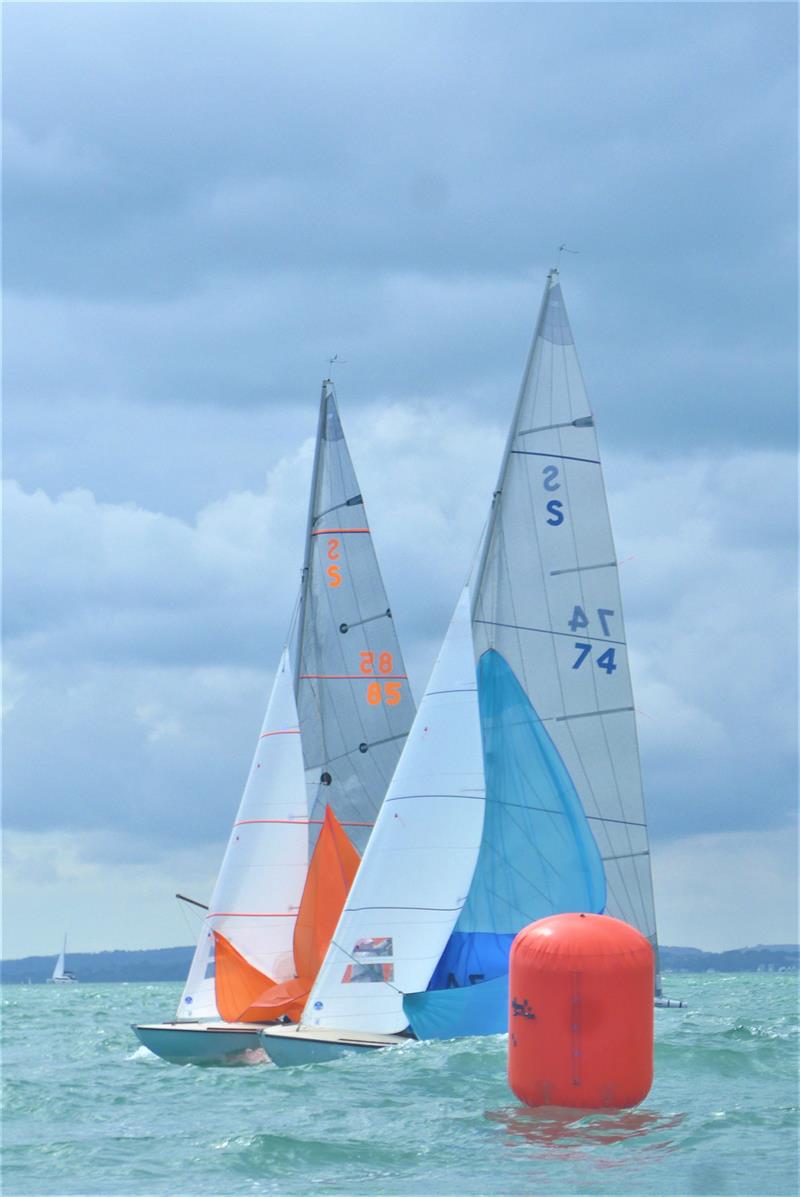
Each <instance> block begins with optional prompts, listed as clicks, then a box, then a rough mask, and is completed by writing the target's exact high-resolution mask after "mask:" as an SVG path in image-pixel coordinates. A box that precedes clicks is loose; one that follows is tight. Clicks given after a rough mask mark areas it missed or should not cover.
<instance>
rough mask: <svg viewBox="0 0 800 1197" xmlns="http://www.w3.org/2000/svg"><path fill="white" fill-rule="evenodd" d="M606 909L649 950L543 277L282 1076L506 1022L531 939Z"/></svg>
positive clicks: (632, 818)
mask: <svg viewBox="0 0 800 1197" xmlns="http://www.w3.org/2000/svg"><path fill="white" fill-rule="evenodd" d="M569 911H587V912H595V913H600V912H605V913H608V914H611V915H614V916H616V917H618V918H621V919H623V920H625V921H627V922H628V923H631V924H632V925H633V926H635V927H637V928H638V929H639V930H640V931H641V932H642V933H643V934H644V935H645V936H646V937H647V938H648V939H649V941H650V942H651V943H652V944H653V947H654V948H655V947H656V923H655V911H654V903H653V891H652V880H651V871H650V855H649V845H648V835H647V825H646V817H645V808H644V799H643V794H642V785H641V775H640V766H639V750H638V744H637V734H636V722H635V715H634V706H633V697H632V692H631V682H630V674H629V669H628V659H627V647H626V642H625V632H624V625H623V618H622V604H621V599H620V591H619V580H618V571H617V562H616V555H615V551H614V543H613V538H612V533H611V525H610V521H609V516H608V508H607V501H606V494H605V487H604V483H603V477H602V469H601V465H600V457H599V452H598V445H597V437H596V433H595V427H594V417H593V414H592V412H591V409H590V407H589V403H588V399H587V396H586V392H585V389H584V385H583V380H582V376H581V372H580V367H579V364H578V359H577V354H576V351H575V346H574V342H573V338H572V333H571V330H570V327H569V322H568V320H567V315H566V310H565V308H564V302H563V297H562V294H561V287H560V285H559V280H558V272H557V271H556V270H553V271H551V273H550V274H549V276H548V279H547V284H546V287H545V293H544V298H543V301H542V306H541V309H540V313H539V318H538V322H537V325H536V329H535V333H534V337H533V343H532V346H531V351H530V355H529V358H528V362H527V367H526V370H525V374H524V377H523V382H522V386H521V389H520V395H519V399H518V401H517V406H516V410H515V413H514V418H513V420H512V425H511V429H510V432H509V437H508V442H507V445H506V450H505V453H504V456H503V461H502V464H501V469H500V476H499V480H498V485H497V489H496V491H495V494H494V498H493V502H492V507H491V512H490V516H489V520H488V524H487V528H486V532H485V535H484V537H483V540H482V544H481V548H480V551H479V554H478V557H477V560H476V563H475V566H474V569H473V571H472V576H471V578H470V581H469V584H468V586H467V588H466V589H465V591H464V593H463V594H462V596H461V599H460V601H459V603H458V605H457V608H456V611H455V614H454V616H453V619H452V622H451V624H450V628H449V630H448V633H447V636H446V638H445V641H444V644H443V646H442V649H441V652H440V654H439V658H438V660H437V662H436V665H435V667H434V670H433V674H432V676H431V679H430V682H429V684H428V688H427V690H426V692H425V695H424V697H423V700H422V702H421V704H420V708H419V712H418V715H417V719H416V721H415V723H414V726H413V728H412V730H411V732H410V734H409V737H408V741H407V743H406V745H405V748H404V751H403V754H402V756H401V758H400V761H399V763H398V766H397V769H396V771H395V775H394V777H393V779H392V782H391V785H390V787H389V791H388V793H387V796H386V801H385V803H384V806H383V808H382V811H381V814H380V817H379V819H378V822H377V824H376V827H375V829H374V832H373V835H372V838H371V840H370V843H369V845H368V847H367V850H366V853H365V855H364V858H363V860H362V863H361V866H360V869H359V872H358V875H357V877H356V880H355V882H354V884H353V887H352V889H351V892H350V895H349V897H348V900H347V902H346V904H345V907H344V910H343V912H342V916H341V918H340V920H339V923H338V926H337V928H336V930H335V933H334V936H333V939H332V941H331V945H330V947H329V949H328V952H327V955H326V958H325V961H324V963H323V966H322V968H321V969H320V972H319V975H318V977H317V980H316V983H315V985H314V988H313V990H312V992H311V994H310V995H309V999H308V1001H307V1003H306V1006H305V1009H304V1011H303V1015H302V1018H301V1019H300V1023H299V1027H298V1028H297V1029H291V1028H287V1029H286V1030H285V1031H284V1030H280V1029H276V1030H271V1029H266V1030H265V1031H263V1032H262V1033H261V1036H260V1037H261V1042H262V1043H263V1044H264V1046H265V1050H266V1051H267V1053H268V1054H269V1055H270V1056H271V1058H272V1059H273V1060H274V1061H275V1062H276V1063H278V1064H298V1063H306V1062H310V1061H312V1060H314V1059H317V1058H320V1057H319V1052H320V1051H322V1050H323V1048H324V1055H325V1058H331V1057H332V1056H333V1055H335V1054H336V1038H337V1036H338V1037H339V1038H340V1041H341V1043H340V1046H341V1049H342V1050H345V1049H347V1050H354V1047H356V1048H357V1047H358V1046H360V1047H362V1048H363V1050H368V1049H369V1046H372V1047H375V1046H378V1044H377V1042H376V1041H375V1036H376V1035H377V1036H389V1037H394V1040H393V1041H395V1042H396V1041H398V1037H402V1036H404V1035H406V1036H407V1035H408V1034H412V1035H413V1036H415V1037H418V1038H420V1039H428V1038H454V1037H458V1036H465V1035H486V1034H493V1033H498V1032H501V1031H505V1030H506V1029H507V1026H508V957H509V951H510V947H511V943H512V941H513V939H514V937H515V935H516V934H517V933H518V932H519V931H520V930H521V929H522V928H523V927H525V926H526V925H527V924H529V923H531V922H533V921H534V920H536V919H539V918H543V917H546V916H547V915H551V914H558V913H564V912H569Z"/></svg>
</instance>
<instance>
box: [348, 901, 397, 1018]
mask: <svg viewBox="0 0 800 1197" xmlns="http://www.w3.org/2000/svg"><path fill="white" fill-rule="evenodd" d="M366 909H369V907H366ZM331 943H332V944H333V946H334V947H335V948H338V949H339V951H340V952H341V953H342V954H343V955H344V956H347V958H348V960H352V961H353V964H358V965H362V964H394V960H386V959H385V957H384V958H376V959H375V960H364V959H361V960H359V959H358V957H357V956H353V955H352V953H350V952H348V950H347V948H343V947H342V945H341V944H340V943H337V942H336V940H335V939H332V940H331ZM340 984H341V982H340ZM372 984H373V985H374V984H376V982H374V981H373V982H372ZM377 984H379V985H388V986H389V988H390V989H393V990H394V991H395V993H398V994H399V995H400V997H401V998H402V997H405V996H406V995H405V993H404V991H403V990H402V989H398V988H397V986H396V985H393V984H392V982H391V981H387V980H386V978H385V977H382V978H381V980H380V981H379V982H377Z"/></svg>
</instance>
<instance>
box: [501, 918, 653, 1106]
mask: <svg viewBox="0 0 800 1197" xmlns="http://www.w3.org/2000/svg"><path fill="white" fill-rule="evenodd" d="M654 991H655V961H654V957H653V949H652V947H651V946H650V943H649V942H648V940H646V939H645V937H644V936H643V935H642V934H641V933H640V932H639V931H637V930H636V929H635V928H634V927H631V926H629V925H628V924H627V923H623V922H622V921H621V920H620V919H614V918H610V917H609V916H608V915H605V914H556V915H552V916H551V917H550V918H546V919H540V920H539V921H538V922H536V923H531V924H530V926H529V927H525V928H524V929H523V930H522V931H520V933H519V935H518V936H517V938H516V939H515V940H514V942H513V944H512V945H511V957H510V961H509V1012H508V1032H509V1033H508V1083H509V1085H510V1086H511V1088H512V1090H513V1091H514V1094H515V1096H516V1097H518V1098H519V1099H520V1101H523V1102H525V1104H526V1105H529V1106H568V1107H572V1108H579V1109H604V1108H606V1109H607V1108H617V1109H618V1108H621V1107H623V1106H634V1105H637V1103H638V1102H640V1101H643V1100H644V1098H645V1097H646V1096H647V1094H648V1093H649V1091H650V1086H651V1085H652V1083H653V996H654Z"/></svg>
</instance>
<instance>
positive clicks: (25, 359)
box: [6, 5, 794, 446]
mask: <svg viewBox="0 0 800 1197" xmlns="http://www.w3.org/2000/svg"><path fill="white" fill-rule="evenodd" d="M793 21H794V14H793V13H792V12H791V10H789V9H788V8H787V7H786V6H780V5H775V6H770V5H767V6H764V5H761V6H750V5H737V6H727V5H724V6H716V5H712V6H706V5H696V6H687V5H678V6H672V5H663V6H653V5H649V6H648V5H642V6H627V7H626V9H625V10H622V9H620V8H618V7H617V6H613V5H612V6H607V5H592V6H581V5H570V6H557V5H492V6H484V5H476V6H471V5H465V6H450V5H446V6H416V5H409V6H362V5H356V6H348V5H344V6H338V5H335V6H327V5H322V6H316V5H267V6H262V5H251V6H237V8H236V9H235V10H231V9H230V8H226V7H223V6H214V5H200V6H186V5H181V6H178V5H163V6H162V5H147V6H144V5H142V6H112V7H110V8H107V9H104V8H99V7H97V6H68V7H65V8H63V9H60V8H58V7H47V6H41V7H39V6H37V7H36V8H35V9H34V10H33V11H32V12H30V13H27V12H25V13H23V12H21V11H15V10H13V9H12V10H11V15H10V16H9V17H8V20H7V24H8V26H9V31H8V33H7V39H8V41H9V46H10V48H13V53H9V55H8V64H7V82H6V87H7V96H8V101H7V105H6V110H7V120H8V124H9V130H10V133H9V137H8V141H7V153H6V172H7V185H6V221H7V250H6V279H7V284H8V287H9V291H10V294H9V298H8V312H9V317H8V318H9V327H10V330H11V331H12V332H14V333H16V336H15V337H14V338H13V344H14V345H15V346H16V351H15V352H13V353H12V355H11V359H10V361H9V373H8V380H9V383H10V385H11V387H12V391H13V393H15V394H18V395H20V396H22V395H30V394H31V393H34V394H35V395H37V396H42V397H46V398H49V399H50V401H51V402H54V401H55V400H56V398H57V397H58V396H59V395H60V394H62V393H63V390H64V384H65V380H66V379H69V380H70V385H71V386H72V388H73V389H76V390H78V391H79V392H80V393H81V394H87V393H88V394H94V395H95V396H97V397H98V398H99V397H101V396H102V395H107V394H108V393H109V392H110V393H113V394H114V395H117V396H120V395H122V396H130V397H135V398H136V400H137V401H140V402H141V401H149V402H157V403H159V402H165V401H178V402H186V403H196V402H207V403H214V404H218V405H220V406H225V407H230V406H236V405H242V404H244V405H251V406H260V405H263V404H264V403H269V402H271V401H273V402H274V401H276V400H277V401H286V400H287V399H288V400H291V401H293V402H303V403H305V402H306V401H307V385H308V383H307V371H308V373H310V374H311V375H312V377H313V376H315V374H316V373H317V372H318V371H319V370H320V369H321V368H322V363H323V362H324V360H325V357H327V356H329V355H330V353H332V352H336V351H337V350H338V351H340V352H341V353H342V356H348V354H350V355H351V358H352V360H353V364H354V366H355V367H356V368H354V370H353V373H352V393H351V397H352V399H353V400H354V401H355V402H356V403H358V402H360V401H362V400H363V399H364V398H367V397H372V396H374V395H375V393H376V391H378V392H379V393H381V394H386V395H389V396H398V397H403V396H406V395H408V394H409V393H412V394H414V393H420V392H422V393H424V394H425V395H427V396H429V397H439V396H443V397H452V395H453V394H454V393H461V392H462V391H463V390H464V389H465V388H467V394H466V398H467V400H469V399H472V401H473V402H474V403H475V404H479V403H480V404H485V403H486V402H487V401H490V400H491V398H492V397H493V396H494V395H495V394H497V393H498V391H500V392H503V393H509V392H513V389H514V386H515V383H516V377H517V375H518V371H519V365H520V362H521V361H522V358H523V356H524V347H525V344H526V341H527V336H528V332H529V327H530V323H531V319H532V314H533V311H534V310H535V306H536V303H537V302H538V290H539V286H540V282H541V276H542V273H543V271H544V269H546V267H547V266H548V265H549V264H550V260H551V258H552V256H553V254H554V251H555V247H556V246H557V245H558V244H559V242H560V241H562V240H563V239H564V238H565V237H566V238H567V240H568V241H569V242H571V243H572V244H573V245H574V246H576V247H577V248H579V249H580V253H581V256H580V257H579V258H572V259H570V258H568V259H567V265H568V270H569V273H570V274H571V275H572V276H574V282H573V283H572V285H571V287H570V290H569V292H568V294H569V298H570V306H571V310H572V314H573V320H574V322H575V323H576V325H577V327H578V328H579V330H580V332H581V337H580V342H581V346H582V351H583V356H584V363H585V365H586V367H587V368H588V369H589V372H590V376H591V378H592V380H593V388H592V389H593V394H595V396H596V397H597V398H598V399H599V398H602V399H604V400H605V401H606V409H607V412H608V415H607V420H608V421H609V424H610V426H611V428H612V430H613V432H614V434H615V436H616V437H617V438H618V439H619V440H623V439H625V440H626V441H628V442H629V443H642V442H643V441H644V440H647V441H648V442H649V443H650V444H651V445H652V444H655V445H656V446H660V445H676V444H677V445H689V444H693V445H696V444H697V443H698V442H701V443H703V444H707V445H714V444H716V445H724V446H730V445H732V444H737V443H742V442H743V441H746V442H747V443H752V442H753V441H754V440H757V441H760V442H766V443H773V444H775V443H786V442H787V441H788V439H789V438H790V437H791V435H792V428H793V413H792V409H791V402H790V398H789V397H790V394H791V388H792V381H793V377H794V360H793V355H792V353H791V350H790V349H787V345H788V346H791V343H792V329H793V327H794V325H793V319H794V295H793V283H792V266H791V262H792V260H793V256H792V255H793V244H794V202H793V194H794V169H793V151H792V132H793V115H792V114H793V110H794V100H793V95H794V93H793V62H794V56H793V51H792V50H791V29H792V27H793ZM20 330H22V331H20ZM25 330H27V331H25ZM311 362H313V369H312V370H308V364H309V363H311ZM756 406H757V407H758V410H759V418H758V419H754V418H753V410H754V408H755V407H756Z"/></svg>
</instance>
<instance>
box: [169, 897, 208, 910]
mask: <svg viewBox="0 0 800 1197" xmlns="http://www.w3.org/2000/svg"><path fill="white" fill-rule="evenodd" d="M175 897H176V898H177V899H178V901H179V902H188V904H189V905H190V906H199V907H200V909H201V910H208V907H207V906H206V904H205V902H197V901H195V899H194V898H187V897H186V894H176V895H175Z"/></svg>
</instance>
